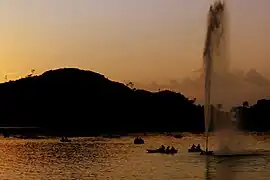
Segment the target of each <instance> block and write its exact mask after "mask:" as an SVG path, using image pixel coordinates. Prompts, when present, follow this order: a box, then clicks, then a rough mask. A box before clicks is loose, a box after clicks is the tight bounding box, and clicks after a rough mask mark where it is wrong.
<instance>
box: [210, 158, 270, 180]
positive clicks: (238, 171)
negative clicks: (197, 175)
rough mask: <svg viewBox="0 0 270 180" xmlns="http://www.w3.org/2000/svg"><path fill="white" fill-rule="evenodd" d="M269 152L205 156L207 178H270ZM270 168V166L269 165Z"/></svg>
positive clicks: (213, 179) (232, 179)
mask: <svg viewBox="0 0 270 180" xmlns="http://www.w3.org/2000/svg"><path fill="white" fill-rule="evenodd" d="M268 161H269V154H268V155H267V154H265V155H260V156H234V157H222V158H221V157H211V156H207V157H206V158H205V180H237V179H243V180H244V179H269V175H270V174H269V173H268V172H267V168H266V167H267V166H268ZM268 168H269V167H268Z"/></svg>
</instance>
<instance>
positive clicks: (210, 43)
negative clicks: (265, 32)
mask: <svg viewBox="0 0 270 180" xmlns="http://www.w3.org/2000/svg"><path fill="white" fill-rule="evenodd" d="M226 9H227V8H226V6H225V3H224V2H221V1H216V2H215V3H214V5H211V6H210V9H209V12H208V23H207V34H206V40H205V48H204V54H203V60H204V75H205V105H204V111H205V112H204V113H205V132H206V151H208V132H209V127H210V124H212V125H213V128H214V131H215V134H216V136H217V137H218V139H219V147H218V149H219V151H222V150H224V151H226V152H228V151H230V150H233V151H236V150H239V148H240V147H239V146H240V145H239V143H238V142H237V141H232V140H235V136H236V135H237V130H236V127H235V126H234V124H233V121H232V117H231V114H232V113H231V112H230V106H229V105H228V104H225V103H224V102H225V100H226V99H225V96H223V94H225V93H226V96H227V91H226V90H227V88H229V87H230V85H229V79H230V72H229V71H230V69H229V57H228V54H229V52H228V35H229V34H228V19H227V16H228V12H227V10H226Z"/></svg>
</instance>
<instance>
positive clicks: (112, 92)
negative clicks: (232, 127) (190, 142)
mask: <svg viewBox="0 0 270 180" xmlns="http://www.w3.org/2000/svg"><path fill="white" fill-rule="evenodd" d="M0 96H1V104H0V114H1V124H2V125H3V126H37V127H42V128H46V129H55V131H60V129H62V130H63V129H65V131H68V132H75V129H77V130H76V131H77V132H84V133H93V134H96V133H116V132H122V133H124V132H145V131H155V132H158V131H163V132H164V131H191V132H198V131H201V130H202V129H203V126H204V122H203V110H202V108H201V106H196V105H195V104H193V102H191V101H190V100H189V99H187V98H186V97H184V96H183V95H182V94H180V93H176V92H172V91H168V90H165V91H160V92H149V91H145V90H137V89H131V88H129V87H127V86H126V85H124V84H122V83H119V82H114V81H111V80H109V79H107V78H106V77H105V76H104V75H101V74H98V73H95V72H92V71H85V70H80V69H75V68H64V69H57V70H50V71H47V72H45V73H43V74H42V75H40V76H28V77H26V78H22V79H19V80H16V81H10V82H6V83H2V84H0ZM71 128H72V130H71Z"/></svg>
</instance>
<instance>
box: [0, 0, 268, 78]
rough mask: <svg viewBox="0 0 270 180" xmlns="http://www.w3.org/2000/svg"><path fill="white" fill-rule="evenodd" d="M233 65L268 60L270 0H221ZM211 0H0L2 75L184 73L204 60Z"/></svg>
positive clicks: (264, 65)
mask: <svg viewBox="0 0 270 180" xmlns="http://www.w3.org/2000/svg"><path fill="white" fill-rule="evenodd" d="M227 1H228V3H229V5H228V8H229V10H228V11H229V13H230V14H229V16H230V32H231V34H230V41H231V42H232V43H231V60H232V66H233V67H234V68H236V67H241V68H243V69H247V68H251V67H254V68H256V69H257V70H259V71H263V72H265V71H268V69H269V67H270V63H269V60H270V53H269V47H270V37H269V35H268V32H270V28H269V27H270V24H269V22H270V21H269V19H268V18H269V17H268V12H269V10H270V9H269V7H270V1H269V0H257V1H254V0H227ZM211 2H212V0H170V1H167V0H138V1H134V0H113V1H109V0H76V1H74V0H46V1H45V0H44V1H42V0H24V1H23V2H22V1H20V0H1V6H0V22H1V24H0V26H1V27H0V28H1V34H0V39H1V41H0V82H2V81H4V76H5V74H8V77H9V78H10V79H14V78H19V77H21V76H25V75H26V74H27V73H29V72H30V70H31V69H36V71H37V73H41V72H44V71H46V70H48V69H55V68H59V67H80V68H83V69H90V70H93V71H97V72H100V73H102V74H105V75H106V76H108V77H109V78H112V79H115V80H132V81H133V80H134V81H140V82H145V81H147V82H149V81H157V82H158V81H163V80H169V79H182V78H183V77H185V76H189V75H191V73H192V71H193V70H194V69H198V68H200V67H201V66H202V51H203V45H204V39H205V31H206V15H207V11H208V8H209V5H210V3H211Z"/></svg>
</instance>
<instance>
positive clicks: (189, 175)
mask: <svg viewBox="0 0 270 180" xmlns="http://www.w3.org/2000/svg"><path fill="white" fill-rule="evenodd" d="M133 139H134V138H133V137H123V138H118V139H106V138H90V137H89V138H74V139H72V142H71V143H61V142H59V140H58V139H44V140H42V139H41V140H23V139H1V140H0V179H1V180H2V179H3V180H5V179H6V180H16V179H20V180H24V179H25V180H39V179H44V180H45V179H46V180H50V179H53V180H59V179H65V180H69V179H82V180H84V179H93V180H95V179H97V180H101V179H106V180H111V179H115V180H118V179H119V180H121V179H125V180H127V179H128V180H133V179H134V180H135V179H136V180H151V179H155V180H169V179H170V180H174V179H175V180H176V179H177V180H188V179H190V180H199V179H207V180H212V179H213V180H214V179H217V180H242V179H243V180H248V179H252V180H262V179H267V180H269V179H270V171H269V169H270V163H269V162H270V156H269V155H263V156H254V157H234V158H214V157H206V156H200V155H198V154H192V153H187V149H188V147H189V146H190V144H192V143H196V144H197V143H202V144H203V143H204V139H203V137H199V136H188V137H185V138H183V139H176V138H173V137H170V136H147V137H144V139H145V144H144V145H134V144H133ZM215 141H216V140H214V138H213V140H211V141H210V142H211V143H212V145H211V146H213V148H214V147H215ZM245 141H246V142H248V143H247V144H248V145H249V147H250V148H253V149H255V148H257V149H270V141H269V142H268V141H267V140H264V141H261V142H259V141H257V140H255V139H253V138H252V137H251V136H247V137H246V140H245ZM161 144H164V145H173V146H174V147H176V148H177V149H178V150H179V153H178V154H176V155H174V156H171V155H162V154H147V153H146V152H145V150H146V149H147V148H156V147H159V146H160V145H161Z"/></svg>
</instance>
